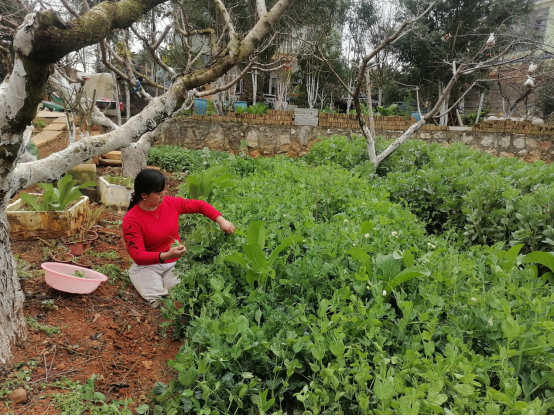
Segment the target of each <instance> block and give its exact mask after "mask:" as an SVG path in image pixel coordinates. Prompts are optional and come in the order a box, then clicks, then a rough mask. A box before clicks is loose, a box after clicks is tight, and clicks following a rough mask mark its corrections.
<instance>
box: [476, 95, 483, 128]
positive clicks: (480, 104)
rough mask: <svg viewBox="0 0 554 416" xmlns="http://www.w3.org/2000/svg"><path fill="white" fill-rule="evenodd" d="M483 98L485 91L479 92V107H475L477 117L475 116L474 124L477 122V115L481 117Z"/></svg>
mask: <svg viewBox="0 0 554 416" xmlns="http://www.w3.org/2000/svg"><path fill="white" fill-rule="evenodd" d="M484 99H485V93H484V92H482V93H481V98H480V99H479V108H478V109H477V117H475V124H477V123H479V117H481V110H482V109H483V101H484Z"/></svg>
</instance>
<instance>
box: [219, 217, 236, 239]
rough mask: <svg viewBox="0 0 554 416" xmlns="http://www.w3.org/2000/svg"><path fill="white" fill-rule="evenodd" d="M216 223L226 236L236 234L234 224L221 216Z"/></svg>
mask: <svg viewBox="0 0 554 416" xmlns="http://www.w3.org/2000/svg"><path fill="white" fill-rule="evenodd" d="M215 221H216V222H217V223H218V224H219V227H220V228H221V231H223V232H224V233H225V234H233V233H234V232H235V226H234V225H233V223H232V222H230V221H227V220H226V219H225V218H223V217H222V216H221V215H220V216H219V217H217V218H216V219H215Z"/></svg>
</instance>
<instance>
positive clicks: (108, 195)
mask: <svg viewBox="0 0 554 416" xmlns="http://www.w3.org/2000/svg"><path fill="white" fill-rule="evenodd" d="M98 191H99V192H100V202H101V203H103V204H104V205H116V206H118V207H120V208H127V207H128V206H129V202H130V201H131V194H132V193H133V190H132V189H131V188H127V187H125V186H121V185H114V184H111V183H109V182H108V181H107V180H106V179H104V177H103V176H101V177H100V178H99V179H98Z"/></svg>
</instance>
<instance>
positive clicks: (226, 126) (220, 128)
mask: <svg viewBox="0 0 554 416" xmlns="http://www.w3.org/2000/svg"><path fill="white" fill-rule="evenodd" d="M401 133H402V131H401V130H398V131H394V130H377V134H378V135H381V136H384V137H387V138H396V137H398V136H399V135H400V134H401ZM333 134H338V135H342V136H350V135H352V134H359V130H357V129H340V128H325V127H318V126H287V125H263V124H260V125H253V124H250V123H240V122H239V123H237V122H223V121H203V120H195V119H190V118H178V119H174V120H170V121H168V122H166V123H165V125H164V128H163V131H162V133H161V138H160V140H159V141H158V144H173V145H179V146H183V147H186V148H189V149H203V148H204V147H208V148H210V149H212V150H220V151H228V152H233V153H238V152H239V149H240V147H241V142H243V141H244V142H246V143H247V145H248V151H249V153H250V155H251V156H253V157H255V156H259V155H264V156H270V155H275V154H286V155H289V156H302V155H303V154H305V153H306V152H307V151H308V149H309V147H310V146H311V145H312V144H313V143H314V142H315V141H316V140H318V138H322V137H330V136H331V135H333ZM413 139H420V140H424V141H427V142H430V143H440V144H443V145H448V144H450V143H465V144H467V145H468V146H471V147H472V148H474V149H477V150H481V151H484V152H487V153H490V154H493V155H496V156H504V157H518V158H520V159H524V160H527V161H535V160H544V161H546V162H549V163H550V162H552V161H553V160H554V145H553V137H552V136H551V135H533V134H521V133H498V132H486V131H475V130H472V129H471V128H470V127H450V128H448V129H445V128H442V129H441V130H428V129H425V130H419V131H418V132H416V133H415V134H414V136H413Z"/></svg>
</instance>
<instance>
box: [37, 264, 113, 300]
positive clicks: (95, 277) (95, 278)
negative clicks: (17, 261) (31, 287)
mask: <svg viewBox="0 0 554 416" xmlns="http://www.w3.org/2000/svg"><path fill="white" fill-rule="evenodd" d="M41 267H42V268H43V269H44V279H45V281H46V284H47V285H48V286H50V287H53V288H54V289H58V290H61V291H62V292H69V293H81V294H85V293H92V292H94V291H95V290H96V289H97V288H98V286H100V283H102V282H105V281H106V280H108V278H107V277H106V276H105V275H103V274H102V273H98V272H96V271H94V270H90V269H85V268H84V267H80V266H75V265H73V264H65V263H42V264H41ZM76 270H79V271H80V272H82V273H84V275H85V276H87V278H82V277H77V276H72V275H73V273H75V271H76Z"/></svg>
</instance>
